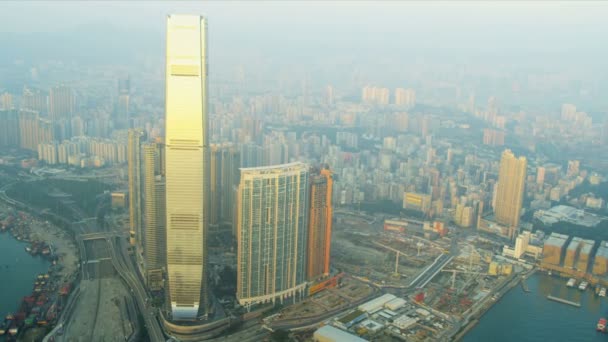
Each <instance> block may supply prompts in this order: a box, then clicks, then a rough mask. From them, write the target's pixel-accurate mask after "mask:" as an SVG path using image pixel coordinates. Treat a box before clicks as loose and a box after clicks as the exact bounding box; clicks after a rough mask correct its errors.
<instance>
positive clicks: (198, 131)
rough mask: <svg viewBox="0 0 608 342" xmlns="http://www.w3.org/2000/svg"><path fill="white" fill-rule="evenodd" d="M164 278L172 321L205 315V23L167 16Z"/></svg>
mask: <svg viewBox="0 0 608 342" xmlns="http://www.w3.org/2000/svg"><path fill="white" fill-rule="evenodd" d="M166 63H167V65H166V82H167V83H166V89H165V91H166V95H165V106H166V108H165V115H166V116H165V125H166V139H165V144H166V151H165V156H166V177H165V179H166V208H167V212H166V219H167V277H168V283H169V284H168V286H169V302H170V305H171V312H172V319H173V320H196V319H198V318H201V317H206V316H207V315H208V313H209V309H208V307H209V299H208V292H209V291H208V288H207V248H206V245H207V239H206V235H207V229H208V222H209V217H208V216H209V202H208V197H209V163H208V161H209V143H208V141H209V140H208V136H207V125H208V123H207V121H208V118H207V20H206V19H205V18H203V17H200V16H193V15H170V16H168V18H167V56H166Z"/></svg>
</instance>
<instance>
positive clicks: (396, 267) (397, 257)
mask: <svg viewBox="0 0 608 342" xmlns="http://www.w3.org/2000/svg"><path fill="white" fill-rule="evenodd" d="M374 244H375V245H378V246H380V247H383V248H386V249H388V250H389V251H393V252H395V253H396V257H395V272H393V276H395V277H398V276H399V255H401V254H403V255H405V256H410V255H407V254H405V253H403V252H401V251H400V250H397V249H394V248H393V247H389V246H386V245H383V244H381V243H379V242H376V241H374Z"/></svg>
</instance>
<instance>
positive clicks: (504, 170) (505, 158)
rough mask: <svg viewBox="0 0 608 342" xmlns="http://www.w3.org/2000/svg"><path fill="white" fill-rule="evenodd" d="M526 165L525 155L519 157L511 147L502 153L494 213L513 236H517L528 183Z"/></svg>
mask: <svg viewBox="0 0 608 342" xmlns="http://www.w3.org/2000/svg"><path fill="white" fill-rule="evenodd" d="M526 166H527V161H526V158H525V157H519V158H517V157H515V155H514V154H513V152H511V150H509V149H507V150H505V151H504V152H503V153H502V157H501V158H500V170H499V173H498V185H497V189H496V206H495V208H494V215H495V217H496V222H498V223H500V224H504V225H506V226H507V227H508V228H509V235H510V237H511V238H514V237H515V233H516V232H517V227H518V226H519V216H520V211H521V206H522V203H523V198H524V187H525V184H526Z"/></svg>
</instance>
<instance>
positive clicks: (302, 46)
mask: <svg viewBox="0 0 608 342" xmlns="http://www.w3.org/2000/svg"><path fill="white" fill-rule="evenodd" d="M170 13H193V14H202V15H205V16H207V18H208V21H209V24H208V25H209V26H208V27H209V44H208V46H209V53H210V62H211V63H213V71H214V72H216V75H217V71H218V70H227V71H228V72H229V71H230V70H234V68H235V66H238V65H245V67H246V68H248V70H252V69H253V70H254V71H258V72H259V73H260V74H262V75H270V77H273V76H274V75H271V74H272V73H275V74H277V73H280V72H281V71H280V68H279V67H278V66H280V65H282V68H283V70H287V72H291V70H294V68H293V67H292V66H294V65H295V66H296V67H298V68H299V67H302V68H307V67H308V66H311V65H313V66H315V67H316V68H317V69H313V70H314V71H313V73H314V75H315V76H320V77H322V76H325V75H326V74H330V73H333V74H340V75H342V76H341V77H343V78H346V77H351V76H352V74H353V73H352V70H354V69H357V70H362V69H364V70H363V71H362V72H363V73H364V74H366V77H367V79H369V80H371V81H376V82H384V80H382V77H383V76H389V77H390V76H391V75H393V74H395V75H396V71H399V70H398V69H399V68H401V67H402V66H410V67H411V66H412V65H413V69H414V71H415V69H416V68H417V65H414V63H427V62H432V63H435V64H443V65H448V66H449V65H456V66H464V67H462V68H460V69H459V72H462V73H464V74H468V73H469V72H470V70H471V68H479V67H486V69H487V68H488V67H489V68H490V70H491V71H493V69H494V68H495V69H496V70H498V71H499V72H502V73H503V74H504V73H511V71H512V70H517V71H521V70H524V71H522V74H521V75H520V76H521V79H522V80H525V78H526V77H527V72H528V71H529V70H533V71H534V72H540V73H542V72H544V71H545V70H549V71H550V72H554V73H555V72H561V71H562V70H566V69H572V68H575V69H577V70H575V72H574V74H575V75H581V76H580V78H581V79H583V78H585V77H588V75H591V76H590V77H589V78H592V80H591V81H590V82H596V83H601V86H599V87H597V86H596V88H597V89H601V88H602V87H603V88H604V89H606V88H608V86H605V85H606V83H608V82H607V81H606V80H607V79H608V68H605V66H604V65H605V64H606V60H608V44H606V43H607V41H608V40H607V39H608V38H607V37H608V20H607V19H606V18H608V1H594V2H578V1H576V2H575V1H569V2H550V1H535V2H527V1H514V2H499V1H487V2H482V1H471V2H456V1H447V2H439V1H437V2H408V1H386V2H382V1H373V2H366V1H335V2H330V1H308V2H295V1H291V2H284V1H278V0H277V1H247V2H231V1H229V2H220V1H191V2H144V1H126V2H119V1H104V2H84V1H83V2H81V1H66V2H51V1H42V2H34V1H24V2H0V46H2V53H0V66H2V65H7V64H8V65H10V63H11V62H13V61H15V60H24V61H25V64H27V63H28V62H30V61H31V62H32V63H34V64H35V63H37V62H40V61H41V59H57V60H74V61H76V62H77V63H85V62H90V63H93V64H95V63H106V62H109V63H112V64H124V65H131V66H132V65H140V64H141V61H142V60H147V61H148V60H151V63H152V64H153V65H162V64H161V63H162V60H163V58H164V31H165V16H166V15H167V14H170ZM257 61H263V63H258V62H257ZM262 64H264V66H265V67H266V69H264V70H261V69H260V67H259V66H260V65H262ZM319 68H321V69H319ZM323 68H324V69H323ZM391 68H392V69H391ZM432 68H434V66H433V67H432ZM158 70H162V67H158ZM277 70H278V71H277ZM336 70H337V71H336ZM433 70H434V69H433ZM437 70H439V69H437ZM334 71H336V72H334ZM450 72H451V71H450ZM15 77H18V75H17V74H16V76H15ZM328 77H330V76H328ZM440 77H443V76H440ZM576 77H578V76H576ZM397 78H398V79H396V80H393V81H394V82H395V83H397V82H403V80H402V79H401V78H399V77H397ZM327 81H328V82H329V81H331V80H327ZM323 82H325V80H323ZM389 85H390V84H389Z"/></svg>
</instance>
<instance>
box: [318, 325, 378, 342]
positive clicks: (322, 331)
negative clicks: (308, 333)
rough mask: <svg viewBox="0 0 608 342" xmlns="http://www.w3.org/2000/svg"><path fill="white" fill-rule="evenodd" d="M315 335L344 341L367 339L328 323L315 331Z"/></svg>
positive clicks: (357, 341) (353, 341)
mask: <svg viewBox="0 0 608 342" xmlns="http://www.w3.org/2000/svg"><path fill="white" fill-rule="evenodd" d="M314 335H315V336H323V337H325V338H328V339H330V340H333V341H344V342H365V341H367V340H364V339H362V338H361V337H359V336H355V335H353V334H350V333H347V332H346V331H342V330H340V329H337V328H334V327H332V326H331V325H326V326H324V327H321V328H319V329H317V331H315V334H314Z"/></svg>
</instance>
